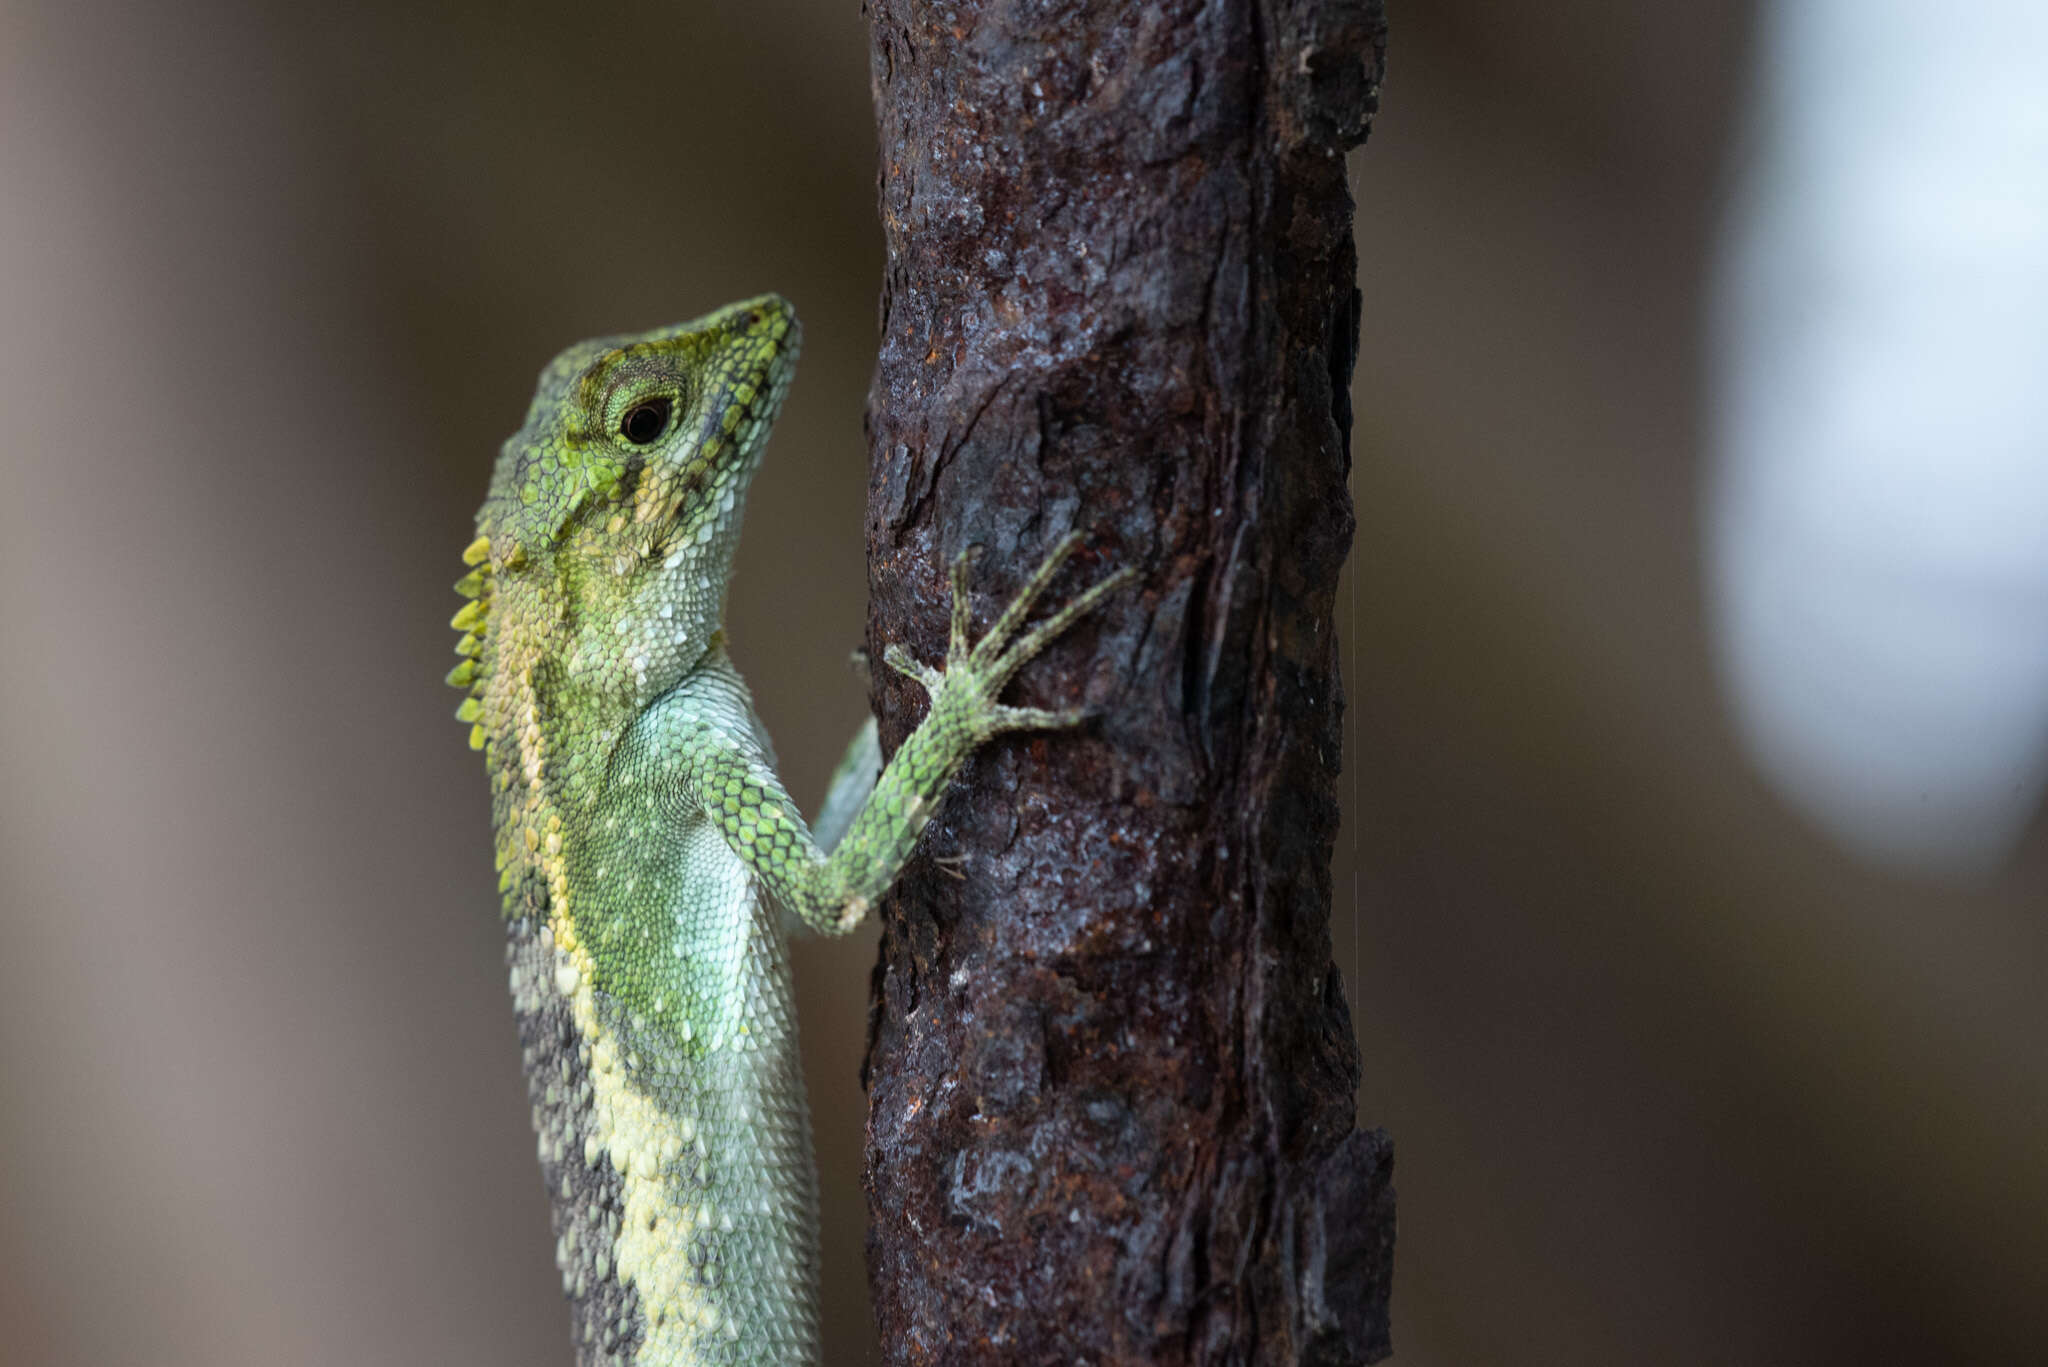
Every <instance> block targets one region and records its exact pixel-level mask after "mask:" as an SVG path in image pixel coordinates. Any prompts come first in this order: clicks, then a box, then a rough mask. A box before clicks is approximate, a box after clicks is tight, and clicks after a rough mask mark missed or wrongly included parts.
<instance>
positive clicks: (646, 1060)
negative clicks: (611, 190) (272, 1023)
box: [449, 295, 1126, 1367]
mask: <svg viewBox="0 0 2048 1367" xmlns="http://www.w3.org/2000/svg"><path fill="white" fill-rule="evenodd" d="M797 339H798V328H797V323H796V316H795V314H794V313H793V312H792V311H791V309H790V306H789V304H788V303H787V302H786V301H784V300H782V299H781V298H779V297H776V296H773V295H767V296H763V297H761V298H759V299H751V300H747V301H745V302H743V303H739V304H734V305H731V306H729V307H727V308H724V309H721V310H719V311H718V312H716V313H713V314H710V315H708V316H706V317H704V318H700V319H697V320H696V321H694V322H690V323H684V324H681V325H679V326H676V327H670V328H662V329H659V330H657V331H654V332H649V333H644V334H641V335H639V336H636V337H610V338H602V339H599V340H597V341H592V342H585V343H583V344H582V345H580V346H575V347H571V348H570V349H569V350H567V351H565V352H563V353H562V354H561V355H560V356H559V357H557V358H556V359H555V360H554V362H553V363H551V364H550V365H549V366H548V368H547V369H546V370H545V371H543V372H542V374H541V377H540V384H539V388H538V390H537V392H536V393H535V395H534V399H533V403H532V406H531V407H530V408H529V410H528V412H527V416H526V424H525V426H524V427H523V428H522V429H521V430H520V431H519V433H518V434H517V435H515V436H514V437H512V438H511V440H509V441H507V442H506V443H505V446H504V449H503V451H502V452H501V454H500V455H499V458H498V463H497V468H496V471H495V473H494V474H493V476H492V479H491V491H490V496H489V498H488V499H487V500H486V501H485V503H484V506H483V508H482V510H481V511H480V512H479V513H478V514H477V527H478V531H479V533H480V535H479V536H478V537H477V539H476V541H475V542H474V543H473V544H472V545H471V546H470V547H469V549H468V551H466V552H465V554H464V557H463V558H464V560H465V561H466V562H467V563H468V564H470V565H471V566H473V569H472V570H471V572H470V573H469V574H468V575H467V576H466V577H465V578H463V579H462V581H461V582H460V583H458V584H457V586H456V587H457V588H458V589H459V590H460V591H462V592H463V593H464V594H466V595H468V596H469V597H470V598H471V599H472V601H471V602H470V603H469V604H468V605H466V606H465V607H464V608H463V609H462V611H460V612H458V613H457V614H456V616H455V620H454V623H453V624H454V626H455V627H456V629H457V630H459V631H462V632H463V633H464V635H463V637H462V640H461V641H460V643H459V644H458V645H457V647H456V649H457V652H458V653H459V654H460V655H462V656H463V657H464V658H463V660H462V662H461V663H460V664H458V665H457V666H456V667H455V669H454V671H453V672H452V673H451V674H450V675H449V682H450V683H452V684H455V685H456V686H458V687H460V688H464V689H467V690H469V693H470V697H469V698H468V699H467V700H465V701H464V702H463V704H462V707H461V709H460V710H459V712H458V713H457V715H458V716H459V717H461V718H462V719H463V720H464V721H468V722H472V723H473V727H472V729H471V732H470V744H471V745H472V746H473V747H475V748H478V749H481V750H483V751H484V756H485V768H486V770H487V772H488V774H489V776H490V782H491V793H492V819H493V823H494V826H495V830H496V836H497V860H498V867H499V869H500V872H501V876H500V879H499V887H500V890H501V891H502V892H503V893H504V898H505V917H506V929H507V933H508V937H509V941H510V943H509V947H508V950H507V961H508V963H509V965H510V969H511V986H512V998H513V1004H514V1007H515V1009H516V1011H517V1013H518V1017H519V1034H520V1043H521V1044H522V1046H523V1047H524V1059H525V1065H526V1074H527V1082H528V1088H529V1091H530V1093H531V1096H532V1100H533V1121H534V1129H535V1131H536V1133H537V1134H538V1136H539V1149H540V1160H541V1169H542V1174H543V1176H544V1177H545V1179H546V1182H547V1186H548V1190H549V1192H550V1193H551V1195H552V1197H553V1199H554V1225H555V1234H556V1245H555V1251H556V1261H557V1262H558V1263H559V1264H560V1266H561V1270H562V1283H563V1287H564V1289H565V1291H566V1292H567V1294H568V1297H569V1300H570V1303H571V1311H572V1317H573V1333H574V1339H575V1342H576V1346H577V1353H578V1360H579V1361H581V1362H586V1363H592V1362H605V1363H634V1364H661V1365H663V1367H679V1365H680V1364H693V1365H694V1364H709V1363H721V1364H738V1363H762V1364H768V1363H773V1364H794V1363H814V1362H816V1361H817V1360H818V1330H817V1308H816V1287H817V1275H818V1251H817V1193H816V1177H815V1175H814V1172H813V1169H812V1163H811V1142H810V1125H809V1119H808V1116H807V1112H806V1107H805V1104H804V1094H803V1084H802V1080H801V1078H800V1076H799V1073H798V1067H797V1053H796V1028H795V1014H794V1008H793V1005H792V1002H791V996H790V981H789V962H788V957H787V952H786V949H785V946H784V940H783V920H782V918H781V916H780V915H779V914H778V911H777V908H778V907H780V908H782V909H785V910H786V911H787V912H788V913H790V914H791V915H792V916H793V917H794V918H795V920H796V921H799V922H801V923H802V924H803V925H805V926H807V927H809V928H810V929H812V930H815V931H819V932H822V933H824V934H828V935H836V934H843V933H844V932H846V931H848V930H851V929H852V928H853V927H854V926H856V925H857V924H859V922H860V920H861V918H862V917H863V916H864V915H865V914H866V913H867V911H868V909H869V908H870V907H871V906H872V905H873V903H874V902H875V900H876V899H877V898H878V897H880V896H881V894H882V893H883V891H884V890H886V889H887V888H888V887H889V885H890V884H891V883H892V882H894V881H895V879H896V876H897V874H898V873H899V872H900V871H901V869H902V867H903V865H904V862H905V861H906V860H907V859H908V858H909V856H910V852H911V849H912V847H913V846H914V845H915V844H916V841H917V837H918V833H919V832H920V831H921V830H923V828H924V826H925V823H926V821H927V820H928V818H929V817H930V815H931V813H932V812H933V810H934V808H935V807H936V806H937V805H938V802H939V799H940V797H941V796H942V795H943V794H944V792H945V789H946V786H947V784H948V783H949V782H950V781H951V779H952V777H953V775H954V774H955V773H956V772H958V770H959V768H960V766H961V764H962V763H963V762H964V761H965V760H966V759H967V757H968V755H969V754H971V753H972V752H973V750H974V748H975V747H976V746H977V745H980V744H982V743H983V742H985V741H987V740H988V739H989V738H991V737H993V736H996V735H999V734H1001V733H1003V732H1006V731H1016V730H1023V729H1027V728H1038V727H1054V726H1066V725H1070V724H1072V723H1074V722H1075V721H1077V720H1078V719H1079V714H1078V713H1077V712H1071V711H1062V712H1050V711H1040V710H1035V709H1029V708H1018V707H1008V706H1004V705H1003V704H1001V703H999V702H997V701H996V699H997V695H998V694H999V693H1000V692H1001V690H1002V688H1003V685H1004V684H1005V682H1006V681H1008V680H1009V678H1010V677H1011V676H1012V675H1013V674H1015V673H1016V672H1017V670H1018V669H1019V668H1020V667H1021V666H1022V665H1023V664H1024V663H1025V662H1026V661H1027V660H1029V659H1030V658H1031V657H1032V656H1033V655H1034V654H1036V653H1037V652H1038V650H1039V649H1041V648H1042V647H1043V646H1044V645H1045V643H1046V642H1047V641H1049V640H1051V639H1052V638H1053V637H1055V636H1057V635H1058V634H1059V633H1060V632H1061V631H1063V630H1065V629H1066V628H1067V626H1068V625H1069V624H1071V623H1072V622H1073V621H1074V620H1075V619H1076V618H1078V617H1079V616H1081V615H1082V614H1083V613H1086V612H1088V611H1089V610H1090V609H1091V608H1093V607H1094V606H1095V604H1096V603H1098V602H1099V601H1100V600H1101V599H1102V597H1103V596H1104V595H1105V594H1106V593H1108V592H1109V591H1110V590H1111V589H1113V588H1114V587H1115V586H1116V585H1117V584H1119V583H1121V582H1122V581H1123V580H1124V578H1125V577H1126V575H1125V574H1121V573H1120V574H1117V575H1114V576H1112V577H1111V578H1109V579H1108V580H1106V581H1104V582H1102V583H1099V584H1097V585H1096V586H1095V587H1093V588H1091V589H1089V590H1088V591H1087V592H1085V593H1083V594H1081V595H1080V596H1079V597H1077V598H1076V599H1075V600H1074V601H1073V602H1072V603H1070V604H1068V605H1067V606H1066V607H1065V608H1063V609H1061V610H1060V611H1058V612H1056V613H1053V614H1052V615H1050V616H1049V617H1047V618H1046V619H1045V620H1044V621H1043V622H1041V623H1039V624H1037V625H1036V626H1034V627H1032V628H1031V629H1030V630H1028V631H1025V630H1022V628H1023V625H1024V618H1025V615H1026V613H1027V612H1028V611H1029V610H1030V607H1031V604H1032V602H1033V601H1034V600H1035V599H1036V598H1037V597H1038V595H1039V594H1040V593H1041V592H1042V591H1043V590H1044V589H1045V587H1046V585H1047V584H1048V583H1049V582H1050V580H1051V578H1052V576H1053V574H1054V572H1055V571H1056V570H1057V569H1058V568H1059V566H1060V564H1061V563H1062V561H1064V560H1065V559H1066V557H1067V556H1068V555H1069V554H1070V553H1071V552H1072V550H1073V548H1074V545H1075V542H1076V540H1077V538H1074V537H1069V538H1067V539H1066V540H1065V541H1063V542H1061V543H1060V545H1059V546H1058V547H1057V548H1055V549H1054V551H1053V552H1052V554H1051V555H1050V556H1049V557H1047V559H1046V560H1045V562H1044V564H1042V565H1041V566H1040V567H1039V569H1038V571H1037V572H1036V573H1035V574H1034V575H1033V576H1032V578H1031V580H1030V582H1029V583H1028V584H1027V585H1026V587H1025V589H1024V591H1023V592H1022V593H1021V594H1019V596H1018V598H1017V600H1016V601H1015V602H1013V603H1012V604H1010V606H1009V607H1008V608H1007V609H1006V610H1005V611H1004V612H1003V613H1002V615H1001V616H1000V617H999V619H998V620H997V621H996V623H995V625H994V626H993V627H992V628H991V629H990V631H989V633H988V635H987V636H986V637H985V638H984V639H983V640H982V641H981V642H980V643H979V644H978V645H974V646H972V647H970V646H969V644H968V639H967V638H968V626H969V621H968V600H967V560H966V557H965V556H964V555H963V556H962V557H961V558H960V559H959V560H957V561H956V562H955V563H954V566H953V575H952V594H953V615H952V640H951V645H950V646H949V648H948V651H947V657H946V665H945V668H944V669H942V670H941V669H931V668H928V667H926V666H924V665H921V664H919V663H917V662H916V661H914V660H912V659H910V658H909V657H908V656H907V655H906V654H904V653H903V652H902V651H901V650H899V649H897V648H895V647H891V648H890V649H889V651H888V653H887V656H886V658H887V660H888V662H889V664H890V665H891V666H892V667H894V668H896V669H899V670H901V671H903V672H904V673H907V674H909V675H910V676H912V677H914V678H916V679H918V680H919V681H920V682H922V683H923V684H924V686H925V688H926V689H927V690H928V691H929V693H930V695H931V709H930V712H929V714H928V715H927V717H926V718H925V721H924V722H923V724H922V725H920V726H919V727H918V728H917V730H916V731H914V732H913V733H912V734H911V736H910V737H909V739H908V740H907V741H905V743H904V745H903V747H902V748H901V749H900V750H899V751H898V752H897V754H896V756H895V758H894V759H893V760H892V761H891V763H890V764H889V765H888V767H887V768H886V769H881V770H880V775H879V778H878V779H877V778H876V772H877V769H878V766H879V752H878V750H877V748H876V743H875V732H874V726H873V723H872V722H870V723H869V724H868V725H867V726H865V727H863V728H862V730H861V732H860V734H859V735H857V736H856V737H855V739H854V743H853V745H852V747H850V748H849V750H848V753H847V757H846V760H845V761H843V762H842V764H841V767H840V772H839V775H838V776H837V777H836V778H835V781H834V784H833V790H832V793H831V795H830V796H829V797H828V799H827V804H826V809H825V811H824V812H822V813H821V814H820V817H819V829H820V831H821V832H824V833H825V834H826V841H825V845H824V846H823V847H821V845H820V844H819V843H818V842H817V841H815V840H814V839H813V837H812V834H811V832H810V829H809V828H808V827H807V826H806V825H805V823H804V820H803V818H802V816H800V815H799V814H798V812H797V808H796V804H795V803H793V802H792V801H790V798H789V795H788V793H787V792H786V791H784V789H783V785H782V780H781V779H780V778H779V777H778V776H777V774H776V770H775V759H774V753H773V751H772V750H771V749H770V747H769V744H768V738H767V734H766V732H765V731H764V730H763V729H762V727H761V724H760V721H759V720H758V718H756V716H755V715H754V709H753V703H752V700H751V699H750V698H749V696H748V693H747V687H746V684H745V683H744V682H743V681H742V680H741V678H740V676H739V674H738V673H737V672H736V671H735V670H734V669H733V666H732V662H731V660H730V659H728V658H727V655H726V652H725V648H724V645H723V632H722V627H721V624H722V622H723V620H724V613H725V593H726V584H727V581H728V579H729V578H730V576H731V572H732V558H733V552H734V550H735V548H736V546H737V544H738V537H739V525H740V515H741V512H742V510H743V507H744V504H745V500H746V493H747V486H748V483H749V482H750V480H751V479H752V477H753V474H754V471H755V469H756V467H757V466H758V465H759V462H760V456H761V450H762V447H763V445H764V444H765V442H766V440H767V436H768V427H769V424H770V423H771V422H772V421H773V420H774V417H775V413H776V410H777V408H778V407H779V406H780V404H781V401H782V396H783V393H784V391H785V390H786V389H787V387H788V385H789V379H790V375H791V373H792V371H793V369H794V367H795V363H796V353H797ZM863 799H865V800H863ZM841 832H843V835H841V834H840V833H841ZM828 850H829V852H828Z"/></svg>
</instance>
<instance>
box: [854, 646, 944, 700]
mask: <svg viewBox="0 0 2048 1367" xmlns="http://www.w3.org/2000/svg"><path fill="white" fill-rule="evenodd" d="M862 658H863V660H865V658H866V657H865V656H863V657H862ZM882 663H883V664H885V665H887V666H889V668H891V669H893V670H895V671H896V672H897V673H898V674H901V675H904V676H905V677H907V678H912V679H915V680H917V681H918V682H919V683H921V684H923V685H924V691H925V692H926V693H929V694H931V695H933V696H935V697H936V696H937V694H938V691H939V685H940V684H941V683H944V682H945V679H946V673H945V671H944V670H941V669H933V668H932V667H931V666H930V665H928V664H926V663H924V662H923V661H922V660H920V659H918V658H917V657H916V656H915V655H912V654H911V653H910V652H909V651H908V650H905V649H904V648H903V646H902V645H901V644H899V643H896V642H891V643H890V644H889V645H888V646H887V647H885V648H884V649H883V651H882Z"/></svg>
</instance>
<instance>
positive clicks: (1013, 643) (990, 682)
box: [882, 532, 1137, 736]
mask: <svg viewBox="0 0 2048 1367" xmlns="http://www.w3.org/2000/svg"><path fill="white" fill-rule="evenodd" d="M1080 544H1081V534H1080V533H1079V532H1070V533H1068V534H1067V535H1066V536H1065V537H1062V538H1061V539H1060V542H1059V544H1058V545H1056V546H1054V547H1053V548H1052V551H1051V552H1050V553H1049V554H1048V555H1047V556H1046V557H1045V559H1044V560H1043V561H1042V562H1041V563H1040V564H1039V566H1038V568H1037V569H1036V570H1035V571H1033V572H1032V575H1031V578H1030V579H1029V580H1028V581H1027V582H1026V583H1025V585H1024V587H1023V588H1022V589H1021V590H1019V591H1018V594H1017V596H1016V597H1015V598H1014V599H1012V600H1011V601H1010V605H1009V606H1008V607H1006V608H1004V609H1003V612H1002V615H1001V616H1000V617H998V618H996V621H995V624H994V625H993V626H991V627H990V628H989V629H988V634H987V635H985V636H983V637H982V638H981V640H980V641H979V642H975V643H970V641H969V636H970V634H971V630H972V622H971V620H970V604H969V600H968V590H967V571H968V567H969V565H970V564H972V562H973V559H974V551H973V550H972V549H971V548H970V549H968V550H964V551H962V552H960V554H959V555H957V556H955V557H954V559H953V568H952V596H953V622H952V631H951V634H950V639H949V640H948V641H947V644H946V667H945V668H944V669H943V670H939V669H933V668H932V667H931V666H929V665H926V664H924V663H922V662H920V661H919V660H917V659H916V658H914V657H913V656H912V655H911V654H910V652H909V651H907V650H905V649H903V648H902V647H901V646H896V645H892V646H890V647H889V648H888V649H887V650H885V651H884V652H883V654H882V659H883V662H884V663H886V664H887V665H888V666H889V667H890V668H891V669H894V670H896V671H897V672H898V673H901V674H906V675H908V676H909V677H911V678H913V679H916V680H917V681H918V682H919V683H921V684H923V685H924V687H925V691H926V692H928V693H930V694H931V695H932V701H933V704H934V706H935V707H936V705H937V703H938V701H939V698H940V695H941V693H942V692H943V693H944V694H946V695H947V696H948V698H949V700H950V699H951V698H953V697H962V695H963V692H964V697H963V698H962V700H963V701H964V702H965V703H966V705H967V710H968V712H969V713H970V714H971V715H972V718H973V725H974V727H975V729H976V730H977V731H979V732H980V733H981V734H982V735H984V736H993V735H997V734H999V733H1001V732H1004V731H1027V730H1041V729H1047V728H1055V727H1065V726H1073V725H1076V724H1077V723H1079V722H1080V721H1081V720H1082V719H1083V717H1084V716H1085V715H1086V714H1085V713H1084V712H1083V711H1082V710H1081V709H1080V708H1062V709H1059V710H1057V711H1053V710H1047V709H1045V708H1038V707H1008V706H1005V705H1003V704H1002V703H999V702H997V701H996V695H997V694H999V693H1001V692H1002V690H1003V685H1004V684H1006V683H1008V682H1009V681H1010V679H1011V678H1012V677H1013V676H1014V675H1015V674H1016V673H1017V671H1018V670H1020V669H1022V668H1023V667H1024V666H1025V665H1026V664H1027V663H1029V662H1030V660H1031V658H1032V657H1033V656H1035V655H1037V654H1038V652H1040V651H1041V650H1044V649H1045V647H1046V646H1047V645H1048V644H1049V643H1050V642H1051V641H1052V640H1053V638H1055V637H1057V636H1058V635H1059V634H1060V633H1061V632H1063V631H1065V630H1066V629H1067V628H1068V627H1070V626H1072V625H1073V624H1074V623H1075V622H1077V621H1079V620H1080V619H1081V618H1082V617H1084V616H1086V615H1087V614H1088V613H1090V612H1092V611H1094V610H1095V607H1096V606H1097V605H1098V604H1099V603H1101V602H1102V600H1103V599H1104V598H1106V597H1108V596H1109V595H1110V594H1112V593H1114V592H1115V591H1116V590H1117V589H1119V588H1121V587H1122V586H1123V585H1124V584H1126V583H1128V582H1129V581H1130V580H1131V579H1133V578H1135V577H1136V575H1137V571H1136V570H1135V569H1133V568H1131V567H1129V566H1126V567H1124V568H1123V569H1120V570H1118V571H1117V572H1116V573H1114V574H1112V575H1110V576H1109V577H1108V578H1107V579H1104V580H1103V581H1102V582H1101V583H1099V584H1095V585H1093V586H1092V587H1090V588H1088V589H1086V590H1084V591H1083V592H1082V593H1081V594H1080V595H1079V596H1078V597H1076V598H1075V599H1074V600H1073V601H1072V602H1070V603H1068V604H1067V605H1066V606H1065V607H1062V608H1061V609H1060V610H1059V611H1057V612H1055V613H1053V614H1052V615H1051V616H1049V617H1047V618H1046V619H1045V620H1043V621H1041V622H1039V623H1037V624H1036V625H1035V626H1033V627H1032V628H1031V629H1030V630H1028V631H1023V632H1022V634H1019V633H1020V629H1021V628H1022V627H1023V625H1024V618H1025V616H1026V615H1027V614H1029V613H1030V611H1031V608H1032V605H1033V604H1035V603H1036V602H1037V601H1038V599H1039V597H1040V596H1041V595H1042V594H1043V593H1044V592H1045V590H1046V586H1047V585H1049V584H1050V583H1052V580H1053V576H1054V575H1056V574H1058V573H1059V570H1060V566H1061V565H1063V564H1065V563H1066V561H1067V558H1068V557H1069V556H1071V555H1072V554H1073V553H1074V548H1075V547H1077V546H1079V545H1080Z"/></svg>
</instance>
